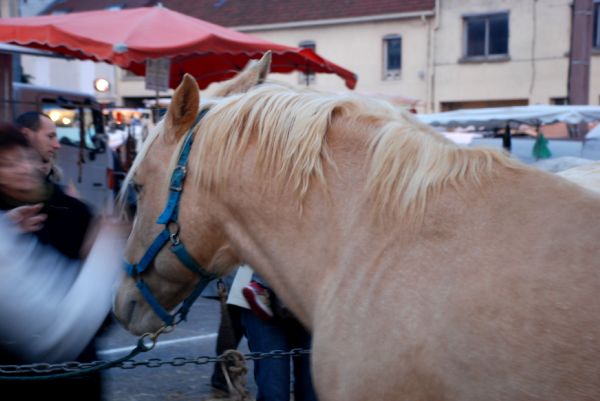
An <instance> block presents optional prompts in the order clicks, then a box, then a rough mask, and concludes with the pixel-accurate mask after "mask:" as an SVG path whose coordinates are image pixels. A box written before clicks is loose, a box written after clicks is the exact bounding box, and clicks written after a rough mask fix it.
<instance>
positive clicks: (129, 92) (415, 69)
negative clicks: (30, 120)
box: [3, 0, 600, 112]
mask: <svg viewBox="0 0 600 401" xmlns="http://www.w3.org/2000/svg"><path fill="white" fill-rule="evenodd" d="M571 2H572V0H487V1H481V0H439V10H438V12H437V14H436V15H435V16H432V12H425V13H423V14H418V13H417V14H410V15H404V16H395V17H394V19H388V20H379V21H374V20H372V19H371V20H367V19H356V20H330V21H327V23H326V24H324V23H320V24H316V23H314V22H313V23H302V22H298V23H294V24H280V25H279V26H270V27H267V26H254V27H237V29H239V30H241V31H243V32H246V33H250V34H252V35H255V36H258V37H261V38H264V39H267V40H271V41H273V42H277V43H282V44H288V45H293V46H297V45H298V44H299V43H300V42H302V41H306V40H311V41H314V42H315V43H316V50H317V52H318V53H319V54H321V55H322V56H323V57H325V58H327V59H330V60H331V61H333V62H335V63H337V64H339V65H341V66H343V67H345V68H347V69H349V70H351V71H353V72H355V73H357V75H358V77H359V79H358V85H357V88H356V90H357V91H359V92H365V93H371V94H381V95H383V96H387V97H390V98H394V97H397V98H408V99H415V100H418V101H419V103H418V105H417V109H418V111H419V112H433V111H440V110H441V108H442V105H448V104H454V105H459V104H471V105H478V106H485V105H486V104H490V105H493V104H496V105H497V104H510V103H511V102H515V103H522V104H538V103H540V104H547V103H550V102H551V99H554V98H565V97H566V96H567V80H568V70H569V59H568V53H569V46H570V30H571V8H570V7H571ZM3 4H4V3H3ZM498 11H508V13H509V46H508V49H509V50H508V52H509V58H508V59H506V60H502V61H488V62H465V61H463V60H462V58H463V52H464V44H463V42H464V26H463V16H464V15H467V14H477V13H490V12H498ZM389 34H397V35H400V36H401V37H402V72H401V75H400V77H399V79H397V80H384V79H383V74H382V66H383V61H384V60H383V37H384V36H386V35H389ZM25 59H26V58H25V57H24V61H23V64H24V65H25V70H26V72H28V73H30V74H32V75H34V77H35V79H36V80H35V82H36V83H40V84H43V83H47V84H50V85H53V86H60V87H65V88H68V89H75V90H82V91H86V92H93V87H92V85H93V81H94V79H95V78H100V77H102V78H106V79H108V80H109V81H110V82H111V84H112V89H111V90H112V92H111V93H109V94H105V95H103V94H99V93H96V95H97V96H98V97H100V98H101V99H104V100H105V101H107V102H108V101H114V100H116V104H117V105H120V104H122V99H123V98H153V97H154V96H155V93H154V92H152V91H147V90H145V89H144V81H143V78H137V79H136V78H131V77H125V78H122V77H123V76H124V75H125V74H124V72H123V71H120V70H116V69H114V68H113V67H111V66H108V65H105V64H94V63H89V62H86V63H82V62H78V61H55V60H49V61H48V60H47V61H36V62H35V63H34V62H31V61H27V60H25ZM36 63H37V64H36ZM78 68H79V69H85V71H77V69H78ZM67 70H68V71H70V72H69V74H65V71H67ZM44 74H46V76H44ZM65 75H66V78H65ZM590 76H591V81H590V104H600V52H598V51H596V52H595V53H593V55H592V63H591V73H590ZM271 78H273V79H276V80H281V81H284V82H287V83H291V84H294V85H302V84H299V81H298V73H292V74H272V75H271ZM313 87H314V88H316V89H319V90H324V91H334V92H340V91H345V90H347V88H345V86H344V82H343V80H342V79H340V78H339V77H337V76H335V75H330V74H317V76H316V83H315V85H313ZM210 90H211V87H209V88H208V89H207V91H208V92H210ZM170 93H172V91H169V92H168V93H161V95H169V94H170Z"/></svg>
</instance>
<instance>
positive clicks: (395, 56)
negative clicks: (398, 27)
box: [383, 35, 402, 80]
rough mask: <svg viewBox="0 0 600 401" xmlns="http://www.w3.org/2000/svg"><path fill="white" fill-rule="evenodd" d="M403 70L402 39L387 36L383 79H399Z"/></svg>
mask: <svg viewBox="0 0 600 401" xmlns="http://www.w3.org/2000/svg"><path fill="white" fill-rule="evenodd" d="M401 70H402V38H401V37H400V36H399V35H387V36H385V37H384V38H383V79H384V80H387V79H399V78H400V71H401Z"/></svg>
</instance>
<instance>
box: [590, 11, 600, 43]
mask: <svg viewBox="0 0 600 401" xmlns="http://www.w3.org/2000/svg"><path fill="white" fill-rule="evenodd" d="M592 45H593V46H594V47H595V48H596V49H598V48H600V1H599V0H596V1H594V31H593V37H592Z"/></svg>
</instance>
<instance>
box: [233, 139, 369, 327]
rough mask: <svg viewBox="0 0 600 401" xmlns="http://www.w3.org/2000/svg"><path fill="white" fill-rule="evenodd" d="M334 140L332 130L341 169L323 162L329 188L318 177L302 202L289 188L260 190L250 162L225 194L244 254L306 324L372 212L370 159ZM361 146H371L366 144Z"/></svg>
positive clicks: (236, 241)
mask: <svg viewBox="0 0 600 401" xmlns="http://www.w3.org/2000/svg"><path fill="white" fill-rule="evenodd" d="M334 134H335V133H334ZM336 138H339V137H338V136H336V135H332V136H330V137H328V141H329V142H330V149H331V153H332V156H333V158H334V160H335V161H336V166H337V169H334V168H332V167H331V166H329V165H326V166H325V175H326V181H327V188H326V189H325V188H324V187H323V185H322V184H320V183H318V182H313V183H312V184H313V185H312V186H311V189H310V190H309V192H308V194H307V196H306V198H305V199H303V201H302V203H299V201H298V199H297V198H296V196H295V195H294V194H292V193H291V191H287V190H283V191H279V190H276V189H273V190H270V189H268V190H267V191H261V190H257V189H256V184H254V185H252V184H251V183H253V182H256V177H254V176H253V175H252V174H253V173H252V171H254V169H253V167H252V166H253V163H254V161H253V160H249V161H247V163H248V165H246V166H243V168H242V169H241V171H242V172H241V173H240V174H239V175H238V176H236V178H234V180H235V181H237V182H234V183H233V185H230V186H229V187H230V188H238V190H236V193H231V194H228V196H227V197H228V201H227V203H229V204H228V209H230V210H235V211H236V214H238V215H240V216H241V217H237V218H233V219H234V222H233V224H228V225H227V227H228V230H229V232H228V236H229V237H230V239H231V241H232V243H233V245H234V247H235V248H237V250H238V252H239V253H240V255H239V256H240V257H241V258H242V260H243V261H244V262H247V263H248V264H250V265H251V266H252V267H253V268H254V269H255V270H256V271H257V272H258V273H260V274H261V275H262V276H263V277H264V278H265V279H266V281H267V282H268V283H269V284H270V285H271V286H272V287H273V288H274V289H275V290H276V292H277V293H278V295H279V297H280V298H281V299H282V300H283V302H284V304H285V305H286V306H287V307H289V308H290V309H291V310H292V311H293V312H294V313H295V314H296V316H297V317H298V318H299V319H300V320H301V321H302V322H303V323H305V324H306V325H307V326H308V327H310V326H311V323H312V322H311V320H312V317H313V315H314V311H315V308H316V304H317V303H318V302H319V298H320V297H322V296H323V294H324V292H326V291H327V289H326V288H327V286H328V283H329V282H330V281H331V280H332V278H334V277H335V276H336V274H337V272H336V270H337V268H339V266H340V265H343V260H342V259H344V258H345V256H344V255H341V251H342V250H343V249H346V250H347V247H348V246H352V243H351V241H355V240H356V237H357V236H358V235H359V234H360V235H362V233H360V232H361V231H362V229H364V226H365V225H366V224H368V222H367V219H368V218H370V217H371V216H370V215H369V214H368V211H369V209H368V207H367V205H368V202H367V199H366V194H365V191H364V190H363V189H364V186H365V181H366V174H367V170H368V169H367V168H366V157H365V158H364V159H365V161H364V162H357V159H360V158H358V157H357V155H356V153H355V149H356V147H348V146H347V143H344V144H341V146H338V143H337V142H336ZM360 140H361V141H364V139H360ZM357 147H358V148H360V149H366V146H364V144H360V145H357ZM361 151H363V152H366V150H361ZM363 156H364V155H363ZM238 180H239V181H238ZM239 188H244V190H243V191H240V190H239ZM367 231H368V230H367Z"/></svg>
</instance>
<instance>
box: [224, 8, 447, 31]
mask: <svg viewBox="0 0 600 401" xmlns="http://www.w3.org/2000/svg"><path fill="white" fill-rule="evenodd" d="M434 15H435V12H434V11H433V10H424V11H411V12H406V13H394V14H380V15H368V16H361V17H349V18H330V19H322V20H308V21H297V22H278V23H273V24H257V25H241V26H230V27H229V28H231V29H235V30H237V31H240V32H251V31H271V30H276V29H286V28H309V27H317V26H324V25H345V24H355V23H362V22H378V21H390V20H395V19H407V18H423V17H425V18H427V17H433V16H434Z"/></svg>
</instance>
